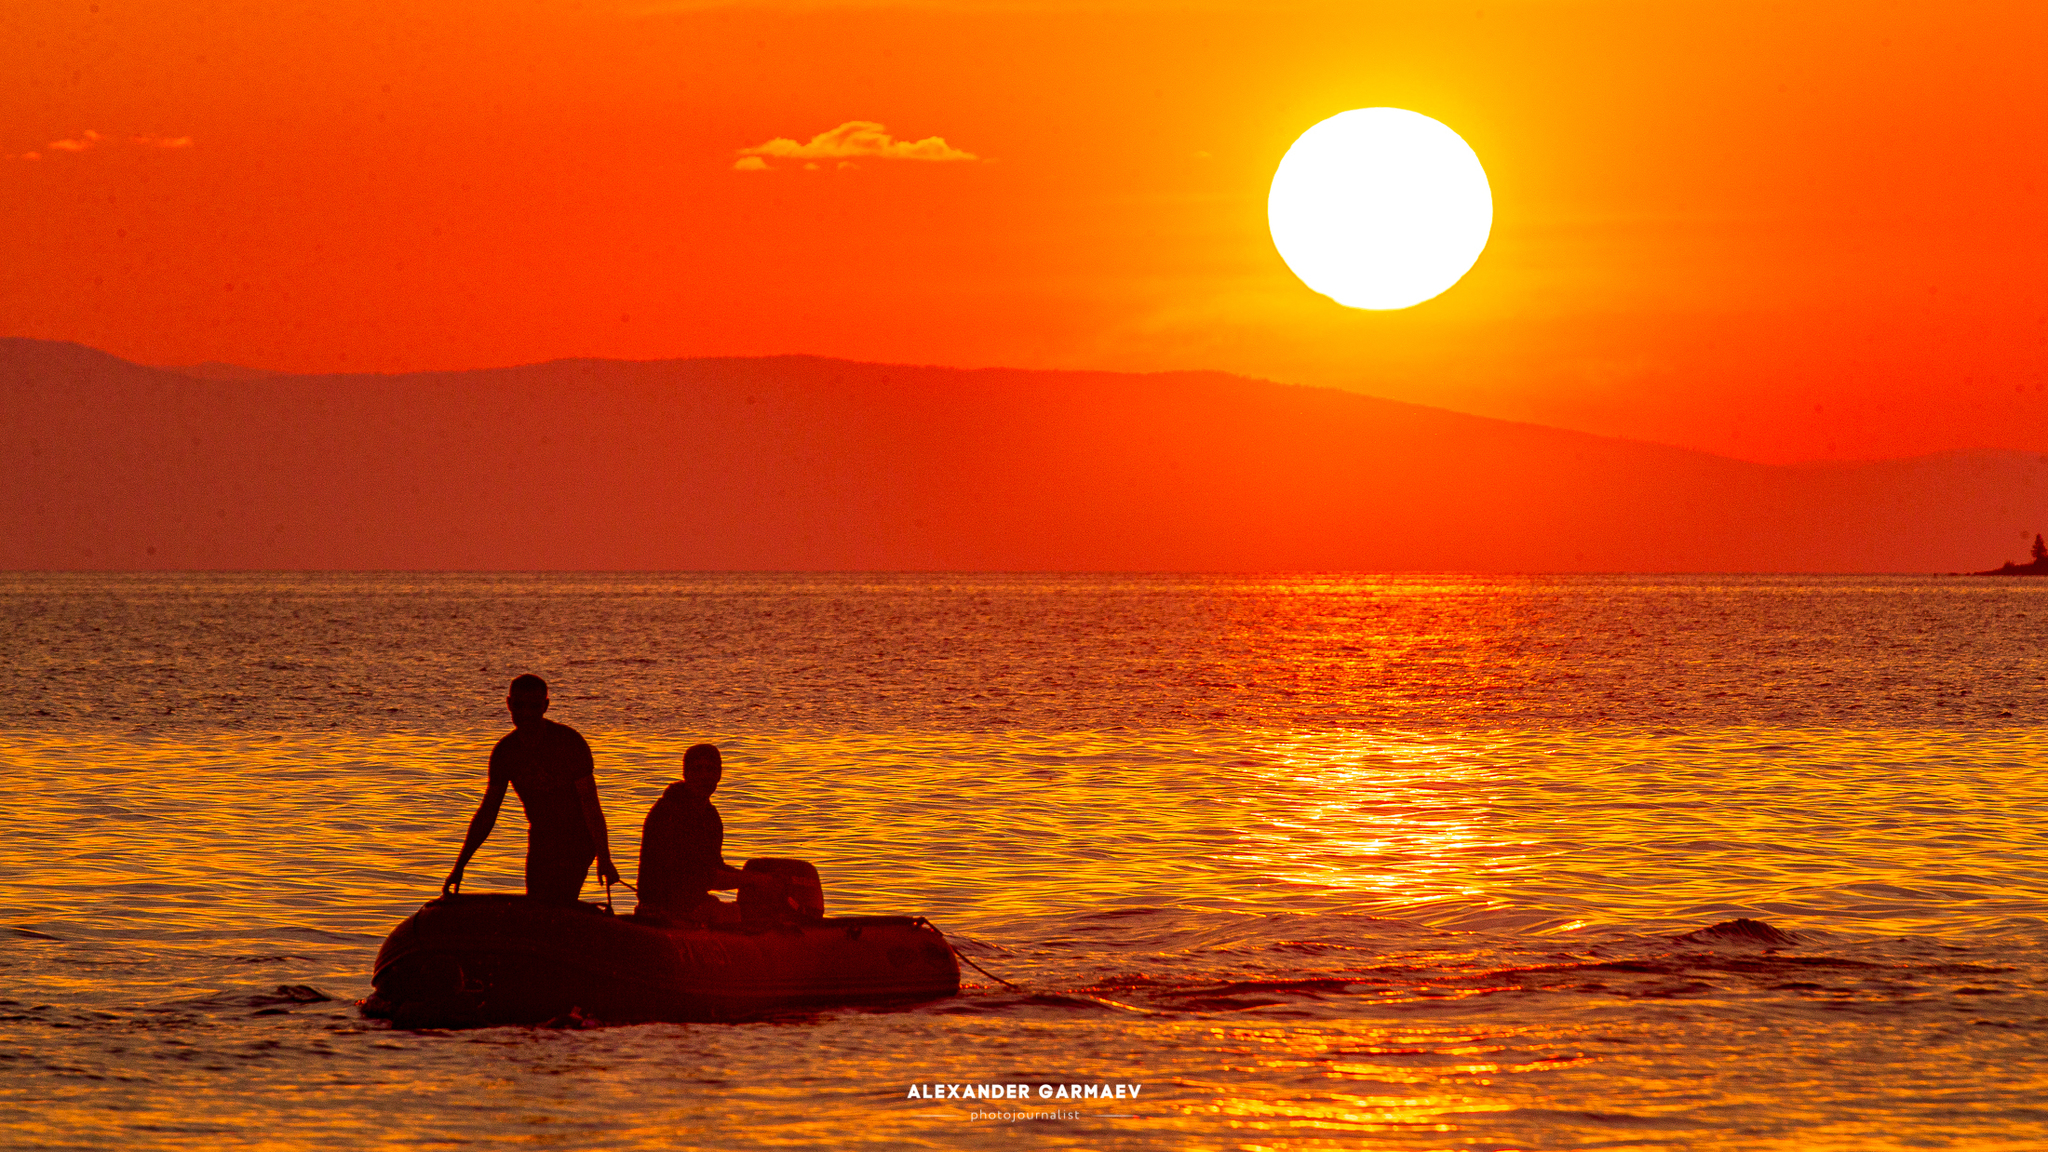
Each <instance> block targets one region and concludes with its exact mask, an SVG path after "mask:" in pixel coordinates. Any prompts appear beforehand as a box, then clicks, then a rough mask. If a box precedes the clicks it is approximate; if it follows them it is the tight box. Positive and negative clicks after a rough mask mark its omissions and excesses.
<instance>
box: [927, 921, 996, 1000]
mask: <svg viewBox="0 0 2048 1152" xmlns="http://www.w3.org/2000/svg"><path fill="white" fill-rule="evenodd" d="M910 922H911V923H912V924H922V925H924V926H925V927H926V928H929V929H931V930H932V931H934V932H937V933H938V934H939V939H941V940H944V941H945V942H946V947H948V948H951V949H952V950H953V955H954V956H956V957H958V958H960V959H962V960H965V961H966V962H967V966H968V967H970V968H972V969H974V970H975V971H976V972H979V973H981V974H982V975H983V976H986V977H988V978H989V979H991V980H993V981H995V982H996V983H998V984H1001V985H1002V986H1003V987H1005V988H1013V989H1016V990H1017V991H1019V992H1022V991H1023V990H1024V989H1023V987H1021V986H1020V985H1016V984H1012V983H1010V982H1009V981H1008V980H1005V979H1003V978H1002V977H1001V976H998V975H996V974H995V973H993V972H991V971H989V970H988V969H986V968H983V967H982V966H981V965H979V964H976V963H975V962H974V957H972V956H969V955H968V954H967V953H965V952H962V951H961V950H960V946H959V945H958V944H955V943H953V941H952V939H951V938H950V937H948V936H947V935H946V930H945V929H943V928H941V927H939V926H938V925H937V924H934V923H932V922H931V921H930V920H927V919H925V918H924V917H922V916H912V917H911V918H910Z"/></svg>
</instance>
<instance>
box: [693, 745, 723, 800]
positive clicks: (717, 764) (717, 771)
mask: <svg viewBox="0 0 2048 1152" xmlns="http://www.w3.org/2000/svg"><path fill="white" fill-rule="evenodd" d="M724 775H725V763H724V762H723V761H722V760H720V759H719V758H718V749H717V748H715V747H713V746H712V745H709V744H692V745H690V750H689V751H688V752H685V753H683V791H685V792H688V793H689V794H690V795H692V796H695V797H697V798H698V799H702V800H708V799H710V797H711V794H712V793H713V792H716V791H718V781H719V779H720V778H721V777H723V776H724Z"/></svg>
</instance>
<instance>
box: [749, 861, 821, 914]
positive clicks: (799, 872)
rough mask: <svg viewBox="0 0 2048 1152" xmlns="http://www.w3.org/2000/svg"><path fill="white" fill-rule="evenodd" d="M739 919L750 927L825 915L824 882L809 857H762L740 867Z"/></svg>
mask: <svg viewBox="0 0 2048 1152" xmlns="http://www.w3.org/2000/svg"><path fill="white" fill-rule="evenodd" d="M741 871H742V872H745V873H746V874H747V875H748V876H749V877H757V878H758V879H750V880H747V881H744V882H742V883H741V884H740V899H739V905H740V922H741V923H743V924H746V925H748V926H750V927H755V926H765V925H771V924H802V923H806V922H809V921H815V920H823V919H824V918H825V886H824V885H823V884H822V883H820V882H819V880H818V870H817V868H815V867H813V866H812V865H811V863H810V861H808V860H783V859H777V858H774V857H763V858H760V859H755V860H749V861H747V866H746V867H745V868H743V869H741Z"/></svg>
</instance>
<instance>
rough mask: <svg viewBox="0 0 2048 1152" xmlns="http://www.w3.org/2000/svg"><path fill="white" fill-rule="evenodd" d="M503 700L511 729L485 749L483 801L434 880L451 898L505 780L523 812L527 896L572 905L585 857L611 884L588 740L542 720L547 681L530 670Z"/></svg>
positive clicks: (613, 876) (490, 823)
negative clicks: (448, 864) (444, 871)
mask: <svg viewBox="0 0 2048 1152" xmlns="http://www.w3.org/2000/svg"><path fill="white" fill-rule="evenodd" d="M505 705H506V707H508V708H510V709H511V710H512V731H510V732H507V733H506V734H505V735H504V737H503V738H502V739H500V740H499V741H498V743H497V746H496V747H494V748H492V749H491V767H490V778H489V782H488V784H487V785H486V786H485V788H484V799H483V803H481V804H479V805H477V809H476V815H474V816H472V817H470V820H469V835H468V836H467V837H465V838H464V840H463V842H462V855H461V856H460V857H459V858H458V859H457V860H456V861H455V870H454V871H453V872H450V873H448V879H446V880H444V881H442V882H441V894H442V895H443V896H447V895H451V894H453V893H454V892H456V891H457V890H459V889H460V888H461V887H462V870H463V869H464V868H465V867H467V866H468V865H469V860H470V857H472V856H474V855H476V850H477V849H478V848H481V847H482V846H483V842H484V840H485V838H487V837H488V836H490V834H491V829H492V828H493V827H496V825H497V823H498V807H499V806H500V805H501V804H503V803H504V802H505V785H507V784H510V785H511V786H512V790H513V791H514V792H517V793H518V794H519V804H520V806H521V807H523V808H525V809H526V894H527V895H528V896H534V897H538V898H539V899H542V900H552V901H558V902H561V903H565V904H573V903H575V901H576V898H577V897H578V896H579V895H581V894H582V892H583V878H584V876H585V875H586V874H588V873H589V871H590V862H591V860H592V859H593V858H595V859H596V861H597V874H598V877H599V878H600V879H602V880H603V881H604V882H605V883H607V884H616V883H618V882H619V870H618V868H617V867H615V866H613V864H612V850H611V843H610V838H609V836H608V834H607V833H606V831H605V826H604V809H603V808H601V807H599V806H598V802H597V777H596V775H595V774H594V772H593V769H592V765H591V759H590V745H589V744H587V743H585V742H584V740H583V735H582V733H579V732H577V731H576V730H575V729H574V728H571V727H569V726H568V725H567V724H557V723H555V722H554V721H553V720H550V719H548V718H547V716H546V713H547V710H548V685H547V681H545V680H542V679H541V678H540V677H538V676H535V675H533V674H532V673H528V674H526V675H524V676H520V677H519V678H517V679H515V680H513V681H512V691H511V693H510V694H509V695H508V696H507V697H506V699H505Z"/></svg>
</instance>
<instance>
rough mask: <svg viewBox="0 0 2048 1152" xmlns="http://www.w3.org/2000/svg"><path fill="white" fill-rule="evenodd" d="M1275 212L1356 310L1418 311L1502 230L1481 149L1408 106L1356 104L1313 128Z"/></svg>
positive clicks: (1274, 194)
mask: <svg viewBox="0 0 2048 1152" xmlns="http://www.w3.org/2000/svg"><path fill="white" fill-rule="evenodd" d="M1266 220H1267V223H1268V224H1269V225H1270V226H1271V228H1272V230H1273V245H1274V247H1276V248H1278V249H1280V258H1281V259H1282V260H1285V261H1287V266H1288V267H1289V268H1291V269H1293V270H1294V274H1295V275H1296V276H1299V277H1301V279H1302V282H1303V283H1305V284H1307V285H1308V286H1309V287H1311V288H1313V289H1315V290H1316V291H1318V292H1320V293H1322V294H1323V295H1325V296H1328V297H1329V298H1330V299H1332V300H1335V301H1336V302H1337V303H1339V304H1342V305H1344V306H1346V307H1348V308H1373V309H1390V308H1407V307H1409V306H1411V305H1415V304H1420V303H1422V302H1423V301H1424V300H1427V299H1429V298H1430V297H1432V296H1435V295H1437V294H1439V293H1441V292H1442V291H1443V290H1444V289H1446V288H1449V287H1450V286H1451V285H1453V284H1456V283H1457V282H1458V279H1459V278H1460V277H1462V276H1464V275H1465V273H1466V272H1467V271H1468V270H1470V269H1471V267H1472V264H1473V262H1474V261H1476V260H1478V259H1479V253H1480V252H1481V251H1482V250H1483V249H1485V247H1486V238H1487V236H1488V234H1489V233H1491V232H1492V231H1493V190H1492V189H1491V188H1489V187H1488V186H1487V183H1486V169H1485V168H1483V167H1481V166H1480V164H1479V157H1478V155H1477V154H1475V153H1474V152H1473V151H1472V146H1471V145H1469V144H1467V143H1465V141H1464V139H1463V138H1461V137H1460V136H1459V135H1458V134H1457V133H1456V132H1453V131H1451V130H1450V129H1449V128H1447V127H1445V126H1444V125H1443V124H1441V123H1439V122H1437V121H1435V120H1432V119H1430V118H1429V117H1427V116H1424V115H1423V114H1421V113H1420V112H1410V111H1408V110H1407V109H1404V108H1354V109H1352V110H1351V111H1349V112H1339V113H1338V114H1336V115H1335V116H1332V117H1330V118H1329V119H1328V120H1325V121H1323V122H1322V123H1320V124H1317V125H1316V126H1315V127H1313V128H1310V129H1309V130H1308V131H1306V132H1303V133H1302V134H1301V138H1300V139H1298V140H1296V141H1295V142H1294V146H1293V147H1291V148H1289V149H1288V150H1287V155H1285V156H1283V157H1281V158H1280V167H1279V169H1278V170H1277V171H1275V172H1274V173H1273V189H1272V191H1271V192H1270V193H1269V194H1268V195H1267V197H1266Z"/></svg>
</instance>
